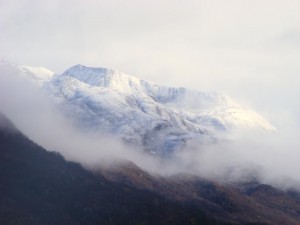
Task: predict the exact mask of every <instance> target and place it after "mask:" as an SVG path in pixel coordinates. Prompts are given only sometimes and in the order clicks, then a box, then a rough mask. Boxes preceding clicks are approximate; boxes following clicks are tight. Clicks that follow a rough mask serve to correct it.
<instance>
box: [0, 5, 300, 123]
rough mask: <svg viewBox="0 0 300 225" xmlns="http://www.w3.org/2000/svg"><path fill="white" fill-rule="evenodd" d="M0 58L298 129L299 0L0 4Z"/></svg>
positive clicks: (299, 72) (299, 101) (299, 67)
mask: <svg viewBox="0 0 300 225" xmlns="http://www.w3.org/2000/svg"><path fill="white" fill-rule="evenodd" d="M0 57H1V58H5V59H8V60H10V61H14V62H16V63H19V64H26V65H32V66H44V67H47V68H49V69H51V70H53V71H55V72H57V73H61V72H62V71H63V70H65V69H66V68H68V67H70V66H72V65H74V64H79V63H80V64H85V65H88V66H99V67H108V68H113V69H117V70H119V71H122V72H125V73H128V74H132V75H135V76H137V77H140V78H142V79H148V80H151V81H153V82H157V83H159V84H164V85H176V86H185V87H189V88H194V89H199V90H205V89H215V90H219V91H223V92H225V93H227V94H228V95H229V96H231V97H233V98H234V99H237V100H238V101H241V102H243V104H245V105H250V106H251V107H254V108H255V109H257V110H258V111H259V112H260V113H262V114H263V115H265V116H266V117H267V118H268V119H269V120H271V122H273V123H277V124H279V125H280V123H288V122H289V121H290V119H291V121H293V122H295V121H297V122H296V123H297V124H298V125H300V119H299V117H300V116H299V115H300V90H299V86H300V76H299V74H300V63H299V62H300V0H226V1H224V0H197V1H196V0H195V1H194V0H187V1H179V0H151V1H150V0H149V1H146V0H126V1H124V0H123V1H121V0H98V1H96V0H51V1H46V0H0ZM279 117H281V119H282V118H288V120H282V121H279V120H278V118H279Z"/></svg>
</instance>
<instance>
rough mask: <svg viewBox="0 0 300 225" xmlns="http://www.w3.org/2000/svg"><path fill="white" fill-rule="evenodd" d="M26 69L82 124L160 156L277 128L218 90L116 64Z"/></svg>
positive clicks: (80, 125)
mask: <svg viewBox="0 0 300 225" xmlns="http://www.w3.org/2000/svg"><path fill="white" fill-rule="evenodd" d="M24 68H30V69H26V70H25V69H24ZM21 70H22V73H23V74H25V75H26V74H28V75H29V76H27V77H28V78H29V79H30V80H32V81H34V82H35V83H38V85H39V86H40V87H41V89H42V90H43V91H45V92H47V94H48V95H50V96H51V97H52V98H53V99H54V101H55V102H56V103H57V105H58V106H59V107H60V109H61V110H62V112H64V114H65V115H67V116H68V117H69V118H71V119H73V120H74V121H75V123H76V125H77V126H78V127H79V128H80V129H82V130H84V131H85V132H91V133H94V134H99V135H100V134H113V135H117V136H119V137H121V138H122V139H123V140H124V141H126V142H127V143H130V144H134V145H135V146H139V147H142V148H143V149H145V150H146V151H148V152H150V153H152V154H154V155H158V156H160V157H168V156H170V155H172V154H173V153H174V152H175V151H176V150H180V149H182V148H183V147H184V146H185V145H186V143H187V141H189V140H197V141H199V142H200V143H206V142H209V143H211V142H218V141H219V140H221V139H222V138H224V136H226V135H228V134H229V133H231V132H232V131H234V130H237V129H245V128H246V129H257V130H259V131H264V132H265V131H267V132H269V131H274V130H275V128H274V127H273V126H272V125H271V124H270V123H269V122H267V121H266V120H265V119H264V118H263V117H262V116H260V115H259V114H258V113H256V112H254V111H252V110H249V109H246V108H243V107H242V106H240V105H239V104H238V103H236V102H235V101H234V100H232V99H230V98H229V97H228V96H226V95H224V94H222V93H219V92H216V91H211V92H201V91H195V90H190V89H187V88H182V87H166V86H161V85H156V84H154V83H152V82H149V81H145V80H141V79H139V78H136V77H133V76H130V75H127V74H124V73H121V72H118V71H115V70H112V69H105V68H91V67H86V66H83V65H76V66H73V67H71V68H69V69H67V70H66V71H65V72H64V73H63V74H61V75H53V73H51V72H49V71H48V70H47V69H41V68H39V69H34V68H33V67H21ZM46 71H48V72H46ZM32 74H34V75H35V76H33V75H32ZM36 77H38V78H39V79H38V82H36V79H35V78H36ZM42 78H44V79H42Z"/></svg>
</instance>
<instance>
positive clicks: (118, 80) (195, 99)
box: [62, 65, 237, 109]
mask: <svg viewBox="0 0 300 225" xmlns="http://www.w3.org/2000/svg"><path fill="white" fill-rule="evenodd" d="M62 76H69V77H73V78H75V79H77V80H79V81H81V82H83V83H85V84H88V85H90V86H96V87H103V88H110V89H112V90H115V91H117V92H120V93H121V92H124V93H127V94H139V95H143V96H148V97H151V98H152V99H153V100H154V101H156V102H159V103H164V104H166V103H170V105H171V104H172V103H176V105H178V106H180V107H181V108H183V107H184V108H185V107H188V108H189V109H197V108H198V109H199V108H201V107H209V106H211V105H216V104H217V105H219V106H228V105H232V106H233V105H237V103H235V102H234V101H232V100H231V99H230V98H229V97H227V96H225V95H224V94H222V93H219V92H216V91H211V92H200V91H193V90H189V89H186V88H183V87H166V86H162V85H156V84H154V83H152V82H150V81H146V80H141V79H138V78H136V77H133V76H130V75H127V74H125V73H121V72H118V71H115V70H112V69H106V68H91V67H86V66H83V65H76V66H73V67H71V68H70V69H68V70H66V71H65V72H64V73H63V74H62ZM174 106H175V105H174Z"/></svg>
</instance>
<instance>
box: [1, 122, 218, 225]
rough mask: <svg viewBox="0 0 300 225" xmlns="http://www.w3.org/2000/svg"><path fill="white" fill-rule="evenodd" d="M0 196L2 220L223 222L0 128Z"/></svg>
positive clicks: (15, 224) (4, 224)
mask: <svg viewBox="0 0 300 225" xmlns="http://www.w3.org/2000/svg"><path fill="white" fill-rule="evenodd" d="M1 120H2V121H7V120H6V119H3V116H1ZM5 123H6V122H5ZM6 124H10V123H9V122H8V123H6ZM0 199H1V201H0V224H1V225H27V224H31V225H39V224H44V225H54V224H72V225H76V224H81V225H83V224H87V225H93V224H114V225H116V224H149V225H150V224H161V225H162V224H178V225H179V224H191V223H190V222H189V221H190V220H191V219H193V221H195V222H196V223H197V224H201V223H205V224H223V223H221V222H216V220H215V219H213V218H212V217H211V218H209V217H208V216H206V215H205V213H204V212H203V211H199V210H197V208H196V207H194V206H192V205H184V204H181V203H179V202H177V203H176V202H174V201H171V200H168V199H166V198H164V197H162V196H160V195H159V194H156V193H155V192H150V191H146V190H139V189H137V188H134V187H130V186H128V185H126V184H115V183H113V182H110V181H108V180H107V179H106V178H105V177H103V176H100V175H97V176H96V175H94V174H93V173H92V172H89V171H86V170H84V169H83V168H82V167H81V166H80V165H79V164H76V163H72V162H67V161H65V160H64V159H63V158H62V157H61V156H60V155H59V154H57V153H53V152H46V151H45V150H44V149H42V148H41V147H39V146H37V145H36V144H35V143H33V142H31V141H30V140H28V139H27V138H26V137H25V136H23V135H22V134H21V133H20V132H19V131H17V130H14V132H9V133H7V131H6V130H5V131H4V129H1V128H0Z"/></svg>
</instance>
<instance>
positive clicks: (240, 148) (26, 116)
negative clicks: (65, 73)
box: [0, 63, 300, 190]
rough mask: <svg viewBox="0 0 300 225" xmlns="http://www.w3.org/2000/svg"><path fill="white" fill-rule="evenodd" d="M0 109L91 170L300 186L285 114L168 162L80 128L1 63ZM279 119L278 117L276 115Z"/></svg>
mask: <svg viewBox="0 0 300 225" xmlns="http://www.w3.org/2000/svg"><path fill="white" fill-rule="evenodd" d="M0 111H1V112H2V113H4V114H5V115H6V116H7V117H8V118H9V119H10V120H11V121H12V122H13V123H14V124H15V125H16V127H17V128H18V129H20V130H21V131H22V132H23V133H24V134H25V135H26V136H28V137H29V138H30V139H31V140H33V141H34V142H36V143H37V144H39V145H41V146H43V147H44V148H45V149H47V150H49V151H56V152H59V153H60V154H62V155H63V156H64V157H65V158H66V159H67V160H72V161H76V162H79V163H81V164H82V165H83V166H84V167H86V168H88V169H92V170H94V169H97V168H100V167H110V166H113V165H115V164H116V163H118V162H121V161H124V160H125V161H131V162H134V163H135V164H136V165H138V166H139V167H141V168H143V169H145V170H147V171H149V172H152V173H155V174H159V175H163V176H169V175H173V174H176V173H181V172H186V173H191V174H195V175H198V176H201V177H205V178H207V179H213V180H217V181H219V182H225V183H226V182H243V181H247V180H249V179H250V178H253V179H256V180H259V181H260V182H263V183H267V184H272V185H275V186H277V187H280V188H283V189H287V188H297V189H299V190H300V174H299V172H298V171H299V161H298V160H299V158H300V148H299V147H300V141H299V138H297V134H299V129H298V128H297V127H292V126H290V125H291V124H294V123H293V121H290V122H289V123H287V121H288V119H287V118H286V117H283V118H281V120H282V122H281V123H282V124H287V125H289V126H286V127H285V128H284V127H280V128H283V129H279V131H278V132H274V133H262V132H261V131H254V130H252V131H249V130H241V129H239V130H236V131H234V132H233V133H232V134H231V135H230V138H228V139H227V140H226V141H223V142H220V143H218V144H200V143H197V141H191V142H189V143H187V146H186V147H185V148H184V149H182V150H181V151H178V152H177V153H176V154H175V155H174V157H173V158H171V159H169V160H162V159H158V158H157V157H154V156H151V155H149V154H148V153H145V152H144V151H143V149H138V148H136V147H133V146H132V145H126V144H124V143H123V142H122V140H121V139H119V138H118V137H115V136H110V135H105V136H101V137H100V136H94V135H89V134H86V133H82V132H80V130H79V129H78V128H76V127H75V125H74V124H73V121H71V120H70V119H68V118H66V117H64V115H63V114H62V113H61V112H60V111H59V110H58V108H57V106H55V103H53V102H52V100H51V99H50V98H48V96H46V95H45V94H43V92H41V90H40V89H38V88H36V87H35V86H34V85H32V83H30V82H29V81H27V80H26V79H25V78H24V77H22V75H21V74H20V72H19V71H18V70H17V69H16V67H14V66H11V65H9V64H6V63H2V64H1V65H0ZM278 120H280V118H278Z"/></svg>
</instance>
